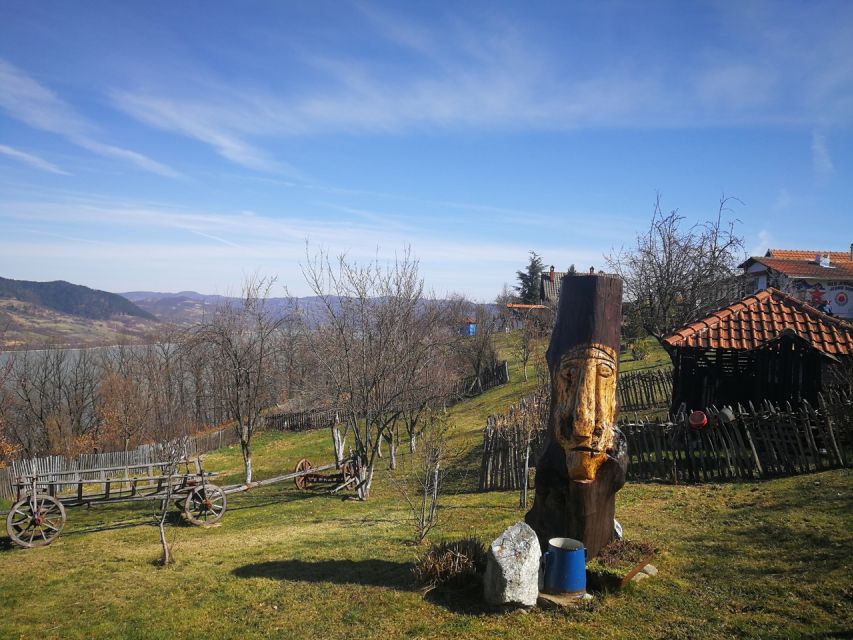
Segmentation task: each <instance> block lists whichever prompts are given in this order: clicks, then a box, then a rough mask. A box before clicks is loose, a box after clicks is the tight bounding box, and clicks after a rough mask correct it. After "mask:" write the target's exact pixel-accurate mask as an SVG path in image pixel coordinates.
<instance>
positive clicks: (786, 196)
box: [773, 187, 792, 211]
mask: <svg viewBox="0 0 853 640" xmlns="http://www.w3.org/2000/svg"><path fill="white" fill-rule="evenodd" d="M791 202H792V199H791V194H790V193H788V189H787V188H785V187H782V188H781V189H779V193H778V194H777V195H776V200H774V201H773V209H775V210H776V211H784V210H785V209H788V208H789V207H790V206H791Z"/></svg>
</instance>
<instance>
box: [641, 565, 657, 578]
mask: <svg viewBox="0 0 853 640" xmlns="http://www.w3.org/2000/svg"><path fill="white" fill-rule="evenodd" d="M643 573H647V574H649V575H650V576H656V575H657V574H658V568H657V567H656V566H655V565H653V564H647V565H646V566H645V567H643Z"/></svg>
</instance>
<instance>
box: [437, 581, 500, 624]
mask: <svg viewBox="0 0 853 640" xmlns="http://www.w3.org/2000/svg"><path fill="white" fill-rule="evenodd" d="M424 599H425V600H426V601H427V602H431V603H432V604H434V605H436V606H439V607H442V608H443V609H447V610H448V611H451V612H453V613H457V614H460V615H468V616H480V615H484V614H487V613H488V614H493V613H497V612H500V611H501V609H500V608H498V607H492V606H490V605H488V604H486V601H485V600H484V599H483V584H482V582H480V581H479V580H477V581H474V582H472V583H471V584H468V585H464V586H438V587H436V588H435V589H431V590H430V591H428V592H427V593H426V595H425V596H424ZM508 610H509V609H508Z"/></svg>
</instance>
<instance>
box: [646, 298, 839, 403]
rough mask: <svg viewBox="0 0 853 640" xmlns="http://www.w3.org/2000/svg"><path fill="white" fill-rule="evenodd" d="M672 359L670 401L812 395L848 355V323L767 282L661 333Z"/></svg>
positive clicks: (793, 398) (778, 399)
mask: <svg viewBox="0 0 853 640" xmlns="http://www.w3.org/2000/svg"><path fill="white" fill-rule="evenodd" d="M661 342H662V344H663V346H664V348H665V349H666V350H667V352H668V353H669V355H670V358H671V359H672V363H673V367H674V371H673V405H672V406H673V408H674V409H677V408H678V407H679V406H680V405H681V403H685V404H686V405H687V408H688V409H700V408H705V407H708V406H711V405H717V406H722V405H735V404H737V403H744V404H745V403H746V402H748V401H753V402H757V401H761V400H764V399H768V400H773V401H776V402H785V401H791V402H792V403H793V402H799V401H800V400H803V399H806V400H809V401H810V402H815V401H816V399H817V394H818V392H820V391H822V390H824V389H825V388H826V386H827V385H829V384H832V381H833V380H835V379H836V376H838V375H840V374H841V372H842V371H843V370H845V368H846V367H849V366H850V363H851V362H853V324H851V323H849V322H846V321H845V320H842V319H840V318H838V317H835V316H830V315H828V314H826V313H823V312H822V311H819V310H818V309H817V308H816V307H814V306H812V305H811V304H810V303H808V302H806V301H803V300H801V299H799V298H796V297H794V296H792V295H789V294H787V293H784V292H782V291H779V290H777V289H774V288H769V289H765V290H763V291H759V292H758V293H754V294H752V295H748V296H746V297H745V298H743V299H741V300H739V301H738V302H735V303H733V304H730V305H728V306H725V307H723V308H721V309H719V310H717V311H714V312H713V313H711V314H709V315H707V316H705V317H704V318H702V319H700V320H696V321H695V322H690V323H689V324H687V325H685V326H683V327H681V328H679V329H677V330H675V331H673V332H671V333H670V334H668V335H667V336H665V337H664V338H662V340H661Z"/></svg>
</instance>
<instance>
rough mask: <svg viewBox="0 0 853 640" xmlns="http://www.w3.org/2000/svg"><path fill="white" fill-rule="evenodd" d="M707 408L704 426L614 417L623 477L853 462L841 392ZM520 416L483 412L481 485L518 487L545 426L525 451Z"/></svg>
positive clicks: (720, 477)
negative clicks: (622, 445)
mask: <svg viewBox="0 0 853 640" xmlns="http://www.w3.org/2000/svg"><path fill="white" fill-rule="evenodd" d="M531 413H534V412H531ZM535 413H538V411H537V412H535ZM706 414H707V416H708V425H707V426H706V427H705V428H703V429H694V428H692V427H691V426H689V424H688V423H687V417H686V416H680V417H679V419H677V420H674V421H651V422H625V423H620V425H619V428H620V429H621V430H622V432H623V433H624V434H625V437H626V438H627V440H628V454H629V456H630V462H629V464H628V478H629V479H630V480H664V481H670V482H675V483H678V482H721V481H729V480H754V479H757V478H772V477H780V476H789V475H798V474H802V473H809V472H813V471H823V470H826V469H834V468H839V467H845V466H848V465H850V464H853V396H850V395H848V394H846V393H844V392H830V393H828V394H827V396H826V397H824V396H820V397H819V402H818V406H816V407H813V406H811V405H810V404H809V403H808V402H805V401H804V402H803V403H802V404H801V405H800V406H798V407H796V408H792V407H791V406H790V405H787V406H785V407H779V406H776V405H773V404H772V403H770V402H764V403H763V404H762V405H760V406H759V407H758V408H756V407H753V406H752V405H749V406H747V407H738V408H737V409H736V410H732V409H730V408H728V407H726V408H723V409H720V410H718V409H717V408H715V407H711V408H709V409H708V410H707V411H706ZM539 415H541V414H539ZM531 419H532V418H531ZM540 419H541V418H540ZM525 420H526V418H524V417H523V416H522V415H521V414H520V413H519V412H518V411H517V410H516V409H515V408H512V409H511V411H510V412H508V413H507V414H506V415H504V416H498V417H494V416H490V417H489V419H488V421H487V423H486V428H485V429H484V431H483V455H482V462H481V467H480V490H481V491H488V490H504V489H520V488H521V487H522V483H523V482H524V478H525V473H526V472H527V469H528V467H533V466H535V462H536V459H537V456H538V452H541V447H542V446H543V444H544V441H545V430H544V429H541V428H540V429H538V430H534V433H533V434H532V435H531V436H530V442H531V443H532V444H531V452H530V455H529V457H528V453H527V442H528V435H527V434H528V433H530V431H529V429H531V428H532V425H530V424H529V423H527V422H525ZM540 424H545V421H544V419H543V420H542V422H541V423H540ZM525 459H527V460H528V465H527V466H525V464H524V461H525Z"/></svg>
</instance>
